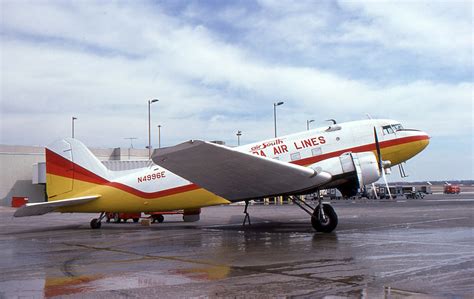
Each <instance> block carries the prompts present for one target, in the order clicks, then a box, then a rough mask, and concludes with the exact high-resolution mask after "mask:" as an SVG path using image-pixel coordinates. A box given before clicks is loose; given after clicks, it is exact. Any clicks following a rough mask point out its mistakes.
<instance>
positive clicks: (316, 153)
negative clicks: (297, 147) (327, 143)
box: [311, 147, 323, 156]
mask: <svg viewBox="0 0 474 299" xmlns="http://www.w3.org/2000/svg"><path fill="white" fill-rule="evenodd" d="M322 153H323V151H322V150H321V148H320V147H317V148H313V149H312V150H311V154H312V155H313V156H319V155H321V154H322Z"/></svg>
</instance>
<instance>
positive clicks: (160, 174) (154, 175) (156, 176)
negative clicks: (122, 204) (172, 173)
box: [137, 171, 166, 183]
mask: <svg viewBox="0 0 474 299" xmlns="http://www.w3.org/2000/svg"><path fill="white" fill-rule="evenodd" d="M165 177H166V175H165V172H164V171H161V172H155V173H151V174H147V175H144V176H141V177H138V178H137V180H138V182H139V183H143V182H147V181H153V180H159V179H162V178H165Z"/></svg>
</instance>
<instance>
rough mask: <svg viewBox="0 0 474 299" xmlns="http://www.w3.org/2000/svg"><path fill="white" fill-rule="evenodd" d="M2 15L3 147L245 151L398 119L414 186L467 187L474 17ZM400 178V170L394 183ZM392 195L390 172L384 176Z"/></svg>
mask: <svg viewBox="0 0 474 299" xmlns="http://www.w3.org/2000/svg"><path fill="white" fill-rule="evenodd" d="M0 2H1V27H0V34H1V110H0V112H1V120H0V127H1V131H0V134H1V135H0V143H2V144H19V145H47V144H49V143H50V142H52V141H54V140H56V139H60V138H62V137H65V136H70V134H71V117H72V116H75V117H77V118H78V120H77V121H76V138H78V139H80V140H82V141H83V142H84V143H85V144H86V145H88V146H90V147H119V146H121V147H128V146H129V141H128V140H126V139H124V138H125V137H138V139H137V140H135V142H134V145H135V147H142V148H143V147H144V146H145V145H146V144H147V143H148V141H147V138H148V137H147V134H148V133H147V127H148V125H147V101H148V100H149V99H153V98H158V99H159V100H160V101H159V102H158V103H154V104H153V105H152V107H151V108H152V109H151V110H152V125H153V132H152V134H153V138H154V142H153V144H154V145H155V146H156V145H157V128H156V126H157V125H158V124H161V125H162V144H163V145H165V146H168V145H174V144H176V143H179V142H182V141H185V140H188V139H205V140H223V141H226V142H227V144H229V145H233V144H236V142H237V138H236V135H235V133H236V131H237V130H241V131H242V132H243V133H242V134H243V135H242V137H241V140H242V142H243V143H247V142H253V141H257V140H259V139H265V138H270V137H272V135H273V103H274V102H275V101H284V102H285V104H284V105H282V106H279V107H278V123H279V134H280V135H283V134H289V133H294V132H297V131H301V130H304V129H306V120H308V119H315V120H316V121H315V123H314V126H322V125H325V122H324V120H325V119H328V118H334V119H337V120H338V121H339V122H342V121H349V120H357V119H363V118H365V117H366V114H367V113H369V114H370V115H371V116H372V117H373V118H376V117H380V118H393V119H397V120H399V121H400V122H401V123H402V124H403V125H404V126H405V127H410V128H418V129H422V130H424V131H426V132H428V133H429V134H430V135H431V136H432V139H431V143H430V145H429V147H428V148H427V149H426V150H425V151H424V152H423V153H421V154H420V155H419V156H417V157H415V158H414V159H413V160H411V161H409V163H408V164H407V166H406V169H407V171H408V173H409V175H410V177H409V179H410V180H445V179H474V175H473V43H474V38H473V23H472V22H473V3H472V2H471V1H444V0H443V1H364V2H361V1H303V0H298V1H282V0H275V1H272V0H260V1H250V0H244V1H221V0H213V1H189V0H186V1H181V0H170V1H117V2H115V1H86V0H84V1H41V0H37V1H26V0H21V1H9V0H0ZM394 170H395V169H394ZM391 177H392V180H398V179H399V176H398V174H397V172H396V171H394V174H393V175H392V176H391Z"/></svg>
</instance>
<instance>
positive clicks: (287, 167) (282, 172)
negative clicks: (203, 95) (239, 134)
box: [152, 140, 331, 201]
mask: <svg viewBox="0 0 474 299" xmlns="http://www.w3.org/2000/svg"><path fill="white" fill-rule="evenodd" d="M152 159H153V162H155V164H157V165H159V166H162V167H164V168H165V169H168V170H170V171H171V172H173V173H175V174H177V175H179V176H181V177H183V178H185V179H187V180H189V181H191V182H193V183H195V184H197V185H199V186H200V187H202V188H204V189H206V190H208V191H210V192H212V193H214V194H217V195H219V196H221V197H223V198H225V199H227V200H230V201H241V200H245V199H253V198H262V197H269V196H273V195H280V194H289V193H296V192H298V191H303V190H308V189H311V188H314V187H316V186H319V185H322V184H324V183H326V182H328V181H330V180H331V175H330V174H329V173H325V172H320V173H317V172H316V171H315V170H313V169H312V168H308V167H303V166H299V165H294V164H291V163H286V162H281V161H278V160H275V159H269V158H265V157H260V156H256V155H252V154H249V153H244V152H239V151H237V150H234V149H232V148H229V147H225V146H222V145H217V144H214V143H209V142H205V141H200V140H191V141H188V142H185V143H181V144H179V145H176V146H173V147H168V148H162V149H157V150H155V151H154V152H153V155H152Z"/></svg>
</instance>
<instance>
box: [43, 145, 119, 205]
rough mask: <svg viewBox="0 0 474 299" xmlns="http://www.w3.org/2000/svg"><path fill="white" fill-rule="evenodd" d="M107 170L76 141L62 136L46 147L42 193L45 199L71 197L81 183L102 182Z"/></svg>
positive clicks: (78, 189) (104, 181)
mask: <svg viewBox="0 0 474 299" xmlns="http://www.w3.org/2000/svg"><path fill="white" fill-rule="evenodd" d="M109 178H110V173H109V171H108V170H107V168H106V167H105V166H104V165H103V164H102V163H101V162H100V161H99V159H97V157H95V156H94V154H92V153H91V151H90V150H89V149H88V148H87V147H86V146H85V145H84V144H83V143H82V142H80V141H78V140H76V139H72V138H66V139H62V140H59V141H56V142H55V143H53V144H51V145H49V146H48V147H47V148H46V192H47V194H48V200H57V199H63V198H65V197H74V196H77V195H78V194H80V193H81V192H84V191H85V190H87V189H85V187H84V186H85V185H84V182H85V183H91V184H104V183H107V182H108V179H109Z"/></svg>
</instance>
